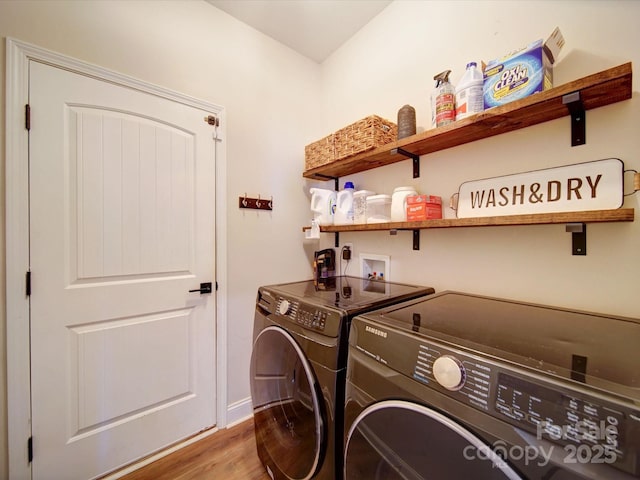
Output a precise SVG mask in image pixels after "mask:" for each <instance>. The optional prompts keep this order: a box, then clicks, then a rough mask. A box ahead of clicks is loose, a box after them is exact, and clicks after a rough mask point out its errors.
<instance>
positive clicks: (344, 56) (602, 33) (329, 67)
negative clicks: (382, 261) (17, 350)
mask: <svg viewBox="0 0 640 480" xmlns="http://www.w3.org/2000/svg"><path fill="white" fill-rule="evenodd" d="M638 18H640V2H635V1H627V2H621V1H589V2H577V1H566V2H561V1H560V2H559V1H556V2H550V1H542V2H532V1H519V2H504V1H498V2H473V1H472V2H463V1H457V2H449V1H444V2H438V1H405V0H397V1H396V2H394V3H393V4H391V5H390V6H389V7H388V8H387V9H386V10H384V11H383V12H382V13H381V14H380V15H379V16H378V17H376V18H375V19H374V20H373V21H372V22H371V23H370V24H369V25H367V26H366V27H365V28H364V29H362V30H361V31H360V32H359V33H358V34H357V35H356V36H355V37H354V38H353V39H352V40H351V41H350V42H349V43H348V44H347V45H345V46H344V47H343V48H342V49H340V50H339V51H338V52H336V53H335V54H334V55H333V56H332V57H331V58H330V59H329V60H328V61H327V62H325V63H324V64H323V65H322V67H319V66H318V65H315V64H313V63H311V62H310V61H308V60H305V59H304V58H302V57H300V56H298V55H297V54H294V53H292V52H291V51H290V50H288V49H287V48H285V47H283V46H281V45H279V44H277V43H275V42H274V41H273V40H271V39H269V38H268V37H265V36H263V35H260V34H258V33H257V32H255V31H253V30H251V29H250V28H249V27H246V26H244V25H242V24H240V23H238V22H236V21H234V20H232V19H231V18H230V17H228V16H226V15H225V14H223V13H222V12H220V11H218V10H216V9H215V8H213V7H211V6H210V5H208V4H206V3H204V2H200V1H192V2H184V1H169V2H148V1H127V2H102V1H91V2H77V1H69V2H54V1H48V2H41V1H36V2H30V1H20V2H17V1H15V2H14V1H8V2H7V1H0V37H3V38H4V37H6V36H11V37H15V38H18V39H20V40H24V41H27V42H31V43H34V44H37V45H40V46H43V47H46V48H49V49H51V50H54V51H58V52H61V53H64V54H67V55H70V56H74V57H77V58H80V59H83V60H86V61H89V62H92V63H96V64H99V65H102V66H104V67H107V68H111V69H113V70H117V71H119V72H122V73H125V74H128V75H131V76H134V77H138V78H140V79H143V80H147V81H150V82H152V83H155V84H158V85H162V86H164V87H168V88H172V89H175V90H178V91H180V92H183V93H187V94H189V95H192V96H195V97H199V98H202V99H204V100H207V101H210V102H213V103H217V104H220V105H223V106H224V107H226V109H227V122H228V125H227V134H228V136H227V157H228V158H227V171H228V178H227V179H226V181H227V190H228V206H229V209H228V231H227V232H222V233H223V234H226V241H227V242H228V248H229V258H228V269H229V278H228V281H227V292H228V314H229V318H228V335H229V346H228V348H229V353H228V362H229V372H228V375H229V391H228V402H229V404H234V403H235V402H240V401H242V400H244V399H246V398H247V396H248V395H249V386H248V373H247V372H248V363H249V352H250V347H251V345H250V342H251V330H252V323H253V305H254V301H255V292H256V289H257V287H258V285H261V284H266V283H274V282H279V281H286V280H298V279H300V278H307V277H309V275H310V266H309V255H310V253H311V251H312V250H314V249H317V247H318V245H317V244H314V243H310V242H306V243H305V242H302V234H301V231H300V227H301V226H302V225H304V224H306V223H308V220H307V219H308V216H309V213H308V196H307V195H306V194H305V190H306V189H307V188H308V187H309V186H310V185H311V183H310V182H308V181H303V180H302V177H301V174H302V169H303V162H302V157H303V154H302V152H303V147H304V145H306V144H307V143H310V142H311V141H313V140H315V139H317V138H320V137H321V136H324V135H325V134H326V133H328V132H331V131H333V130H336V129H338V128H340V127H342V126H344V125H346V124H348V123H351V122H353V121H355V120H357V119H359V118H362V117H364V116H366V115H370V114H372V113H376V114H379V115H382V116H384V117H386V118H389V119H391V120H393V119H395V118H396V113H397V110H398V109H399V108H400V107H401V106H402V105H404V104H406V103H409V104H411V105H413V106H414V107H415V108H416V110H417V111H418V124H419V125H420V126H422V127H423V128H424V126H425V125H427V119H428V117H429V115H430V113H429V110H428V100H427V99H428V96H429V93H430V91H431V89H432V87H433V81H432V77H433V75H434V74H435V73H438V72H440V71H442V70H444V69H445V68H451V69H452V70H453V75H452V80H453V81H454V82H455V81H457V80H458V78H459V77H460V76H461V74H462V69H463V68H464V65H465V64H466V62H468V61H469V60H474V59H475V60H480V59H489V58H492V57H496V56H500V55H502V54H503V53H505V52H507V51H509V50H511V49H513V48H515V47H518V46H521V45H523V44H526V43H528V42H529V41H532V40H534V39H536V38H539V37H542V36H545V35H547V34H549V33H550V32H551V31H552V30H553V28H554V27H555V26H556V25H559V26H560V27H561V28H562V31H563V33H564V36H565V39H566V41H567V44H566V46H565V48H564V50H563V52H562V54H561V56H560V61H559V63H558V65H557V68H556V72H555V73H556V84H560V83H564V82H567V81H570V80H573V79H575V78H579V77H582V76H584V75H587V74H590V73H594V72H597V71H600V70H602V69H605V68H608V67H612V66H615V65H618V64H621V63H624V62H627V61H633V62H634V64H635V65H640V51H639V50H638V49H637V45H640V34H639V33H638V31H637V26H636V25H635V23H636V20H637V19H638ZM0 63H1V64H2V65H3V68H4V45H3V48H2V49H0ZM637 90H638V81H637V80H634V98H633V99H632V100H630V101H626V102H623V103H618V104H615V105H612V106H608V107H604V108H601V109H598V110H594V111H590V112H588V113H587V145H586V146H581V147H576V148H571V147H570V146H569V127H568V120H567V119H566V118H565V119H560V120H556V121H553V122H549V123H546V124H543V125H539V126H536V127H532V128H529V129H526V130H521V131H518V132H513V133H509V134H505V135H502V136H499V137H494V138H491V139H486V140H483V141H480V142H476V143H473V144H470V145H464V146H460V147H456V148H453V149H450V150H447V151H443V152H439V153H436V154H432V155H429V156H426V157H423V159H422V162H421V163H422V165H421V171H422V176H421V178H420V179H418V180H417V181H414V180H412V179H411V170H410V162H402V163H400V164H397V165H392V166H388V167H384V168H382V169H379V170H376V171H372V172H367V173H362V174H359V175H355V176H353V179H354V180H355V181H356V184H357V186H359V187H367V188H371V189H374V190H377V191H379V192H381V193H382V192H388V193H390V192H391V191H392V189H393V187H395V186H398V185H405V184H412V185H416V186H417V187H419V189H420V190H421V191H423V192H425V193H431V194H436V195H442V196H443V197H448V196H449V195H451V194H452V193H454V192H455V191H456V190H457V188H458V186H459V184H460V183H462V182H463V181H466V180H471V179H476V178H483V177H487V176H493V175H504V174H508V173H513V172H520V171H526V170H531V169H535V168H544V167H547V166H554V165H563V164H570V163H576V162H581V161H587V160H594V159H599V158H606V157H611V156H615V157H620V158H622V159H623V160H624V161H625V165H626V166H627V168H634V169H636V170H640V158H638V155H637V152H638V151H640V135H638V127H637V125H638V124H640V108H639V101H638V98H637V96H638V94H637ZM0 91H2V92H3V95H2V96H1V97H0V98H1V99H2V100H1V102H2V103H1V108H0V110H2V112H3V113H4V105H5V99H4V75H2V79H0ZM0 132H2V134H1V135H2V136H0V138H2V140H1V141H0V151H1V152H2V153H0V159H2V162H3V165H4V114H3V115H2V116H0ZM2 171H4V169H2ZM344 180H346V179H342V180H341V182H342V181H344ZM327 185H329V184H327ZM245 191H246V192H247V193H248V194H250V195H256V194H261V195H262V196H271V195H273V197H274V203H275V208H274V211H273V213H271V214H269V213H264V212H260V213H257V212H253V211H240V210H238V209H237V207H236V202H237V198H238V195H242V194H244V192H245ZM625 206H626V207H633V208H636V210H638V196H637V195H635V196H631V197H627V199H626V200H625ZM0 208H1V209H0V212H1V213H0V215H1V217H0V218H2V221H1V222H0V223H1V224H4V221H3V219H4V177H3V178H2V179H1V181H0ZM450 214H451V212H449V215H450ZM639 233H640V222H637V221H636V222H634V223H623V224H602V225H598V224H594V225H589V227H588V255H587V256H586V257H573V256H571V255H570V235H569V234H567V233H565V231H564V226H562V225H554V226H531V227H525V226H521V227H498V228H476V229H451V230H438V231H423V232H422V234H421V250H420V251H418V252H414V251H413V250H412V249H411V239H410V234H409V233H407V232H399V234H398V235H397V236H395V237H391V236H389V235H388V234H386V233H383V232H382V233H366V234H354V233H351V234H342V235H341V236H340V238H341V241H342V242H353V243H354V244H355V250H356V255H355V256H357V253H358V252H370V253H385V254H390V255H391V259H392V263H391V278H392V279H396V280H403V281H408V282H416V283H422V284H428V285H433V286H434V287H436V288H437V289H438V290H443V289H460V290H464V291H470V292H478V293H485V294H491V295H497V296H504V297H510V298H516V299H521V300H530V301H536V302H540V303H549V304H556V305H561V306H566V307H575V308H584V309H587V310H595V311H602V312H608V313H614V314H621V315H631V316H640V310H639V307H638V306H637V304H636V303H634V302H633V295H634V294H635V293H636V290H637V280H636V273H637V270H638V266H640V249H638V248H637V245H638V239H639V238H640V237H639ZM0 242H4V235H0ZM321 242H322V244H326V245H327V246H331V245H332V243H333V237H332V236H330V235H324V236H323V238H322V240H321ZM322 246H325V245H322ZM0 247H2V250H4V244H3V243H0ZM0 258H1V259H2V260H0V265H1V270H2V275H1V276H0V298H1V299H2V301H4V257H3V256H0ZM356 271H357V269H355V268H354V267H353V266H352V267H351V270H350V272H351V273H355V272H356ZM3 314H4V312H3V313H2V315H3ZM0 325H2V326H3V327H4V325H5V319H4V318H3V317H2V319H1V320H0ZM4 345H5V340H4V328H0V358H1V359H2V360H0V365H1V366H2V367H3V368H2V369H0V377H1V378H0V477H3V476H4V475H3V469H2V467H3V466H6V406H5V394H6V381H5V376H4V374H5V371H4V370H5V368H4V367H5V360H4V357H5V355H4V353H5V352H4Z"/></svg>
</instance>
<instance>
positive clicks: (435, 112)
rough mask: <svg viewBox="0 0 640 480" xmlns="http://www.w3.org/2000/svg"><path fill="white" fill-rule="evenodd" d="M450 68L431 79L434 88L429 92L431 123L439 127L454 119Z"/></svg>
mask: <svg viewBox="0 0 640 480" xmlns="http://www.w3.org/2000/svg"><path fill="white" fill-rule="evenodd" d="M450 73H451V70H445V71H444V72H442V73H439V74H438V75H436V76H435V77H433V79H434V80H435V81H436V88H435V90H434V91H433V93H432V94H431V124H432V126H434V127H441V126H442V125H447V124H448V123H452V122H454V121H455V119H456V90H455V88H453V85H451V83H450V82H449V74H450Z"/></svg>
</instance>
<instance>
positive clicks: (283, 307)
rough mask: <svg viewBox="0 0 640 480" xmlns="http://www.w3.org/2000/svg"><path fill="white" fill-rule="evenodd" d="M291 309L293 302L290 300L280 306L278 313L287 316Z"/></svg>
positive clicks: (282, 302)
mask: <svg viewBox="0 0 640 480" xmlns="http://www.w3.org/2000/svg"><path fill="white" fill-rule="evenodd" d="M290 308H291V302H289V300H284V299H283V300H282V301H281V302H280V305H278V313H279V314H280V315H286V314H287V313H289V309H290Z"/></svg>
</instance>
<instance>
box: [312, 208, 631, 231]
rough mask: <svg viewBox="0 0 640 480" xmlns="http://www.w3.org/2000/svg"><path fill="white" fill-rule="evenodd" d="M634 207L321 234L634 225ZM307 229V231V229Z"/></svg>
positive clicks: (363, 227) (348, 228) (374, 225)
mask: <svg viewBox="0 0 640 480" xmlns="http://www.w3.org/2000/svg"><path fill="white" fill-rule="evenodd" d="M633 220H634V209H633V208H618V209H615V210H592V211H585V212H564V213H537V214H529V215H508V216H500V217H478V218H446V219H442V220H425V221H422V222H390V223H367V224H359V225H327V226H321V227H320V231H321V232H327V233H333V232H371V231H380V230H423V229H428V228H455V227H491V226H506V225H548V224H566V223H602V222H633ZM308 228H309V227H305V228H304V229H305V230H306V229H308Z"/></svg>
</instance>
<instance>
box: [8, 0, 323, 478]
mask: <svg viewBox="0 0 640 480" xmlns="http://www.w3.org/2000/svg"><path fill="white" fill-rule="evenodd" d="M7 36H9V37H13V38H17V39H19V40H23V41H26V42H30V43H33V44H35V45H38V46H41V47H44V48H47V49H50V50H53V51H56V52H60V53H63V54H66V55H69V56H72V57H76V58H79V59H81V60H84V61H88V62H90V63H94V64H97V65H101V66H103V67H106V68H109V69H112V70H115V71H118V72H121V73H124V74H127V75H130V76H133V77H136V78H139V79H142V80H145V81H148V82H151V83H154V84H157V85H161V86H163V87H167V88H171V89H173V90H176V91H179V92H182V93H185V94H188V95H191V96H193V97H197V98H201V99H203V100H206V101H209V102H212V103H215V104H218V105H222V106H224V107H225V108H226V113H227V123H228V124H227V125H226V126H225V128H226V132H227V173H228V176H227V178H226V179H222V181H223V182H226V188H227V192H228V198H227V203H228V212H227V226H228V230H227V231H223V232H219V235H222V236H223V239H225V240H226V243H227V246H228V259H227V262H228V273H229V275H228V279H227V282H226V285H223V286H222V287H223V288H224V291H225V292H226V293H227V294H228V298H227V301H228V305H227V309H228V322H227V323H228V325H227V329H228V372H227V375H228V392H227V395H228V404H229V405H233V404H236V403H237V402H242V401H243V400H246V399H247V398H248V396H249V383H248V377H249V374H248V371H249V355H250V351H251V336H252V328H253V311H254V306H255V295H256V291H257V287H258V286H259V285H261V284H267V283H275V282H280V281H289V280H297V279H300V278H310V276H311V266H310V257H309V252H308V251H306V250H305V246H304V245H303V244H302V242H301V237H302V232H301V230H300V228H301V226H302V225H304V224H305V222H307V216H308V215H307V210H308V200H307V196H306V195H305V193H304V189H303V181H302V170H303V153H302V152H304V145H305V144H307V143H310V142H311V141H313V140H314V138H315V135H316V133H317V131H318V127H317V125H318V121H317V120H316V118H317V116H315V115H313V114H312V112H314V111H317V110H318V106H319V98H318V91H319V90H320V86H319V81H320V67H319V65H317V64H315V63H313V62H311V61H310V60H307V59H305V58H304V57H302V56H300V55H298V54H297V53H294V52H293V51H292V50H290V49H288V48H286V47H284V46H282V45H281V44H279V43H277V42H275V41H273V40H272V39H270V38H268V37H266V36H264V35H262V34H260V33H258V32H257V31H255V30H253V29H251V28H249V27H248V26H246V25H244V24H242V23H240V22H237V21H236V20H234V19H233V18H232V17H230V16H228V15H227V14H225V13H223V12H222V11H220V10H218V9H216V8H214V7H213V6H211V5H209V4H207V3H205V2H202V1H188V2H187V1H168V2H155V1H154V2H150V1H130V0H128V1H126V2H119V1H116V2H114V1H106V2H103V1H90V2H79V1H69V2H57V1H46V2H42V1H35V2H30V1H19V2H18V1H8V2H6V1H0V37H1V38H2V44H1V46H0V65H2V67H0V68H1V69H2V70H1V71H2V74H1V76H0V92H2V94H1V95H0V98H1V99H2V104H1V106H0V110H1V111H2V113H1V114H0V132H2V133H1V134H0V138H1V139H2V140H0V152H1V153H0V162H1V164H2V167H1V169H0V171H2V172H4V164H5V158H4V155H5V154H4V150H5V148H4V145H5V144H4V126H5V125H4V121H5V113H4V112H5V103H6V102H5V98H4V92H5V83H4V79H5V67H4V65H5V42H4V39H5V37H7ZM245 192H246V193H247V194H248V195H251V196H256V195H258V194H260V195H261V196H262V197H265V198H267V197H271V196H273V201H274V210H273V212H271V213H269V212H266V211H261V212H257V211H241V210H240V209H238V196H240V195H244V193H245ZM0 212H1V213H0V218H1V219H2V220H1V221H0V224H2V225H4V174H3V175H2V177H1V179H0ZM0 249H1V250H2V251H3V252H4V232H3V233H2V234H1V235H0ZM0 269H1V273H0V298H1V299H2V304H4V294H5V283H4V279H5V265H4V254H2V255H0ZM1 310H2V313H1V314H0V315H1V317H0V318H1V319H0V326H1V328H0V366H1V367H0V478H6V473H5V471H4V468H5V467H6V463H7V462H6V450H7V447H6V445H7V443H6V442H7V438H6V376H5V367H6V363H5V362H6V360H5V318H4V308H3V309H1ZM25 381H26V380H25Z"/></svg>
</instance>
